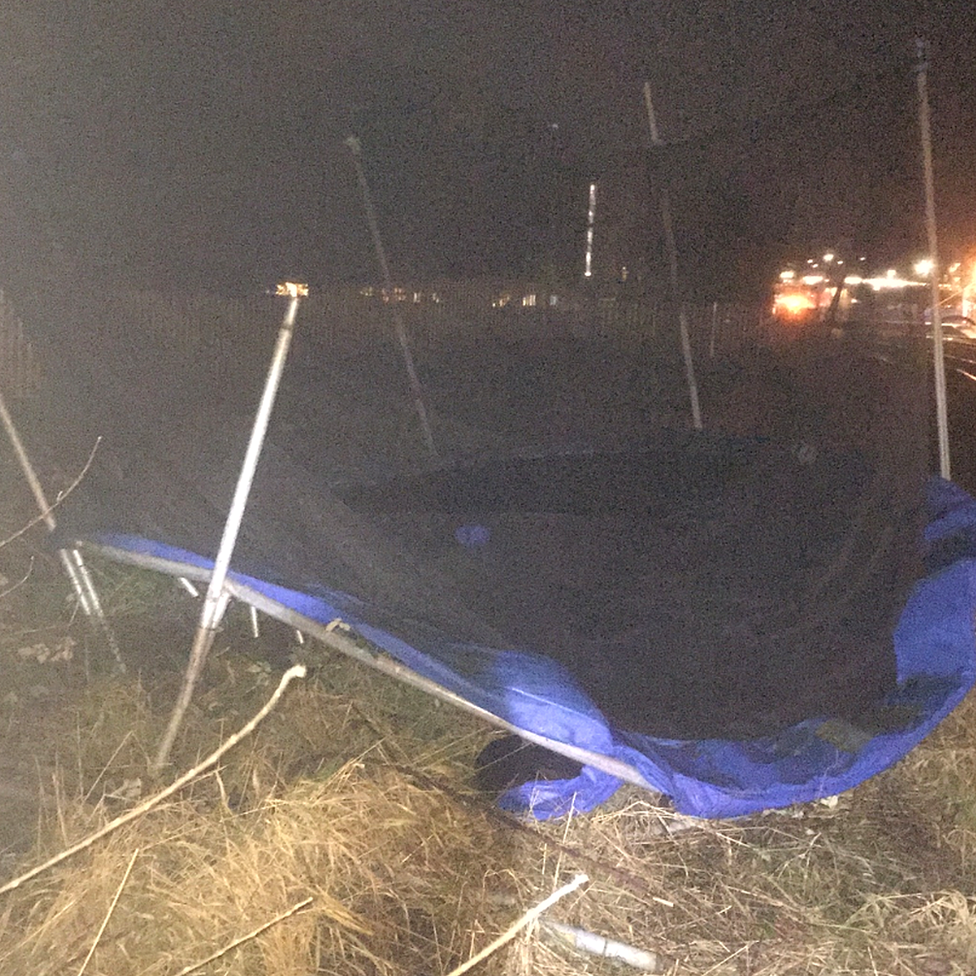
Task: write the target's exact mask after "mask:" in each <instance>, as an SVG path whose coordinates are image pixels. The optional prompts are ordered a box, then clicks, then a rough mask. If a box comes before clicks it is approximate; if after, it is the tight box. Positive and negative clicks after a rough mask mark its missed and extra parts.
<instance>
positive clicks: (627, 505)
mask: <svg viewBox="0 0 976 976" xmlns="http://www.w3.org/2000/svg"><path fill="white" fill-rule="evenodd" d="M302 382H305V383H307V382H308V378H307V377H305V378H304V379H303V380H302ZM380 382H381V381H378V383H377V385H380ZM323 385H325V384H323ZM358 392H359V391H357V394H358ZM314 401H315V392H314V391H310V390H309V389H306V390H305V391H304V394H303V396H302V398H300V399H299V400H296V401H295V405H294V406H293V407H292V408H291V410H290V411H289V409H288V408H287V406H286V408H285V411H284V413H285V416H286V418H287V421H288V422H286V423H285V424H284V425H282V427H283V429H284V430H285V431H288V430H289V429H291V430H295V429H296V427H297V426H298V425H299V424H300V422H301V420H302V419H303V418H302V415H301V411H302V410H303V409H305V405H306V404H307V403H310V402H314ZM286 402H287V397H286ZM143 420H144V418H143ZM132 422H133V423H134V424H138V423H139V422H140V420H139V419H138V418H136V419H135V420H134V421H132ZM289 423H290V424H291V425H292V426H289ZM325 434H326V435H328V431H327V430H326V431H325ZM124 439H125V438H124V437H122V438H121V440H122V441H124ZM134 443H137V444H139V443H141V442H139V441H138V440H136V441H134ZM300 453H301V452H300V451H297V450H294V449H291V450H289V442H288V438H287V436H286V437H285V438H284V440H279V441H278V442H277V443H275V441H274V439H272V442H271V443H269V444H268V445H267V447H266V450H265V454H264V457H263V460H262V466H261V468H260V469H259V472H258V478H257V481H256V483H255V490H254V493H253V497H252V499H251V502H250V503H249V507H248V511H247V516H246V519H245V523H244V526H243V533H242V536H241V541H240V544H239V545H238V548H237V550H236V551H235V553H234V558H233V562H232V564H231V571H230V574H229V576H228V579H227V584H226V585H227V591H228V593H229V594H230V595H232V596H233V597H235V598H237V599H241V600H244V601H246V602H248V603H250V604H252V605H253V606H255V607H257V608H258V609H259V610H261V611H263V612H265V613H268V614H270V615H272V616H275V617H277V618H279V619H281V620H283V621H285V622H286V623H288V624H289V625H291V626H294V627H296V628H298V629H300V630H303V631H306V632H308V633H310V634H313V635H316V636H318V637H320V638H321V639H323V640H325V641H326V642H328V643H330V644H331V645H332V646H334V647H338V648H339V649H340V650H343V651H345V652H347V653H350V654H353V655H354V656H356V657H358V658H359V659H360V660H363V661H364V662H365V663H367V664H370V665H371V666H374V667H378V668H380V669H381V670H384V671H386V672H387V673H389V674H392V675H394V676H395V677H397V678H399V679H401V680H407V681H411V682H413V683H415V684H418V685H419V686H420V687H423V688H424V689H425V690H427V691H429V692H431V693H432V694H436V695H439V696H441V697H442V698H445V699H447V700H449V701H452V702H453V703H455V704H457V705H459V706H460V707H463V708H467V709H469V710H472V711H474V712H476V713H478V714H480V715H482V716H484V717H485V718H486V720H488V721H489V722H491V723H492V724H494V725H496V726H499V727H501V728H505V729H508V730H509V731H511V732H513V733H515V734H517V735H518V736H519V737H521V738H522V739H525V740H527V741H529V742H534V743H537V744H539V745H543V746H545V747H546V748H547V749H549V750H552V751H553V752H555V753H557V754H561V755H563V756H566V757H568V758H569V759H571V760H574V761H575V762H578V763H579V764H580V766H579V768H578V769H574V770H573V772H572V773H569V774H567V778H565V779H555V780H545V781H542V780H533V781H531V782H527V783H524V784H521V785H516V786H514V787H513V788H512V789H509V790H508V791H507V792H505V794H504V795H503V796H502V799H501V802H502V804H503V805H504V806H506V807H507V808H509V809H514V810H520V811H531V813H532V814H533V815H534V816H536V817H540V818H545V817H551V816H557V815H561V814H565V813H567V812H570V811H586V810H590V809H592V808H593V807H594V806H596V805H598V804H599V803H601V802H603V801H604V800H605V799H607V798H608V797H609V796H610V795H611V794H612V793H613V792H614V791H615V790H616V789H617V787H618V786H619V785H620V784H621V782H623V781H628V782H632V783H636V784H638V785H641V786H643V787H645V788H648V789H651V790H654V791H657V792H659V793H662V794H664V795H666V796H667V797H668V798H669V799H670V800H671V802H672V803H673V805H674V807H675V809H676V810H678V811H679V812H681V813H685V814H690V815H694V816H699V817H727V816H737V815H742V814H746V813H750V812H753V811H757V810H761V809H766V808H770V807H776V806H784V805H788V804H792V803H796V802H803V801H808V800H813V799H817V798H821V797H826V796H830V795H833V794H836V793H838V792H841V791H843V790H846V789H849V788H851V787H853V786H855V785H856V784H857V783H859V782H861V781H862V780H863V779H865V778H866V777H868V776H871V775H873V774H874V773H876V772H878V771H880V770H882V769H884V768H886V767H887V766H889V765H890V764H891V763H893V762H895V761H896V760H897V759H898V758H900V757H901V756H902V755H904V754H905V753H906V752H907V751H908V750H910V749H911V748H912V747H913V746H914V745H915V744H916V743H917V742H919V741H920V740H921V739H922V738H923V737H924V736H926V735H927V734H928V733H929V732H930V731H931V730H932V729H933V728H934V727H935V726H936V725H937V724H938V722H939V721H941V719H942V718H944V717H945V715H947V714H948V713H949V712H950V711H951V710H952V709H953V708H954V707H955V705H956V704H957V703H958V702H959V701H960V700H961V699H962V698H963V696H964V695H965V694H966V692H967V691H968V690H969V688H970V687H971V685H972V684H973V681H974V678H976V646H974V636H973V627H972V619H973V615H974V611H976V585H974V584H976V576H974V573H976V561H974V560H973V559H972V558H971V556H972V555H974V552H973V545H972V540H973V539H974V538H976V503H974V502H973V501H972V499H970V498H969V496H968V495H966V494H965V493H963V492H961V490H960V489H958V488H956V487H955V486H954V485H952V484H951V483H948V482H944V481H934V482H932V484H931V485H930V490H929V498H928V499H927V504H928V509H929V527H928V529H927V536H926V545H927V546H928V551H927V552H926V553H925V556H926V559H927V562H926V563H925V564H924V568H920V570H919V572H918V573H916V574H915V576H917V577H920V578H919V579H918V582H917V583H915V585H914V586H910V582H911V580H910V576H912V572H911V571H910V570H909V567H910V566H911V565H912V564H913V563H914V561H915V555H916V554H917V552H918V546H919V540H918V539H917V537H916V536H917V531H916V530H917V527H918V525H917V522H916V520H915V519H914V518H913V517H911V513H910V512H909V511H908V510H907V509H906V508H905V506H904V504H903V503H904V499H903V498H902V499H897V500H896V499H893V498H892V495H891V492H890V487H891V481H890V479H888V480H886V479H885V478H884V477H879V476H878V472H877V470H876V469H875V467H874V466H873V465H872V464H871V463H870V459H867V460H866V459H865V458H864V457H861V456H858V455H857V454H854V453H850V452H842V451H837V450H832V449H820V450H816V449H810V448H809V446H808V445H805V444H798V443H796V442H787V441H784V440H781V439H777V438H762V437H745V436H740V435H736V434H734V433H729V432H716V431H712V432H708V431H694V432H692V431H682V430H676V429H672V428H666V427H661V428H658V429H656V431H655V432H654V433H652V434H648V435H646V436H644V437H643V438H641V439H640V440H639V441H636V442H635V441H632V442H631V443H630V444H628V445H627V446H626V448H625V449H615V450H611V449H607V448H603V449H588V450H583V449H579V448H578V447H577V448H574V449H572V450H568V449H562V450H557V449H553V447H552V446H551V445H550V446H549V447H547V448H546V449H544V450H540V451H538V452H534V453H533V452H527V451H524V450H523V451H521V452H518V453H515V454H512V453H507V454H495V455H494V456H492V457H491V458H490V460H485V459H482V460H480V461H479V462H477V463H470V462H468V463H457V464H453V465H448V464H438V465H437V466H435V467H433V468H430V467H428V469H427V470H426V471H423V472H421V473H414V474H412V475H400V476H396V477H393V478H389V479H386V480H382V481H378V480H377V479H376V478H372V479H370V480H369V482H368V483H361V484H350V483H349V481H348V479H347V480H346V481H345V483H343V484H342V485H341V486H339V485H335V484H333V485H329V484H328V481H327V479H326V478H324V477H322V476H321V474H320V473H319V472H318V471H317V470H316V468H315V465H314V464H312V463H309V462H308V461H304V460H301V459H296V458H297V457H298V455H300ZM174 462H175V463H174ZM153 463H155V464H156V466H157V467H156V468H155V469H153V470H152V472H151V474H144V475H143V476H142V480H141V482H140V485H141V487H140V491H139V492H138V493H135V492H132V491H131V490H129V489H128V486H126V484H125V482H126V478H127V475H128V473H129V472H130V471H131V470H132V467H131V466H132V465H133V464H146V465H149V466H150V468H151V467H152V464H153ZM213 465H214V459H213V456H212V452H210V451H208V450H206V449H205V448H202V447H201V445H200V444H199V443H194V442H193V441H192V440H190V439H180V438H179V437H178V436H177V437H176V439H175V440H174V441H173V442H172V443H171V444H170V445H169V447H168V449H167V450H161V449H160V448H159V446H158V445H154V448H153V458H152V459H150V458H149V457H148V456H147V455H146V454H145V453H144V452H141V451H139V450H132V451H131V452H130V453H129V455H128V457H127V458H126V459H125V463H123V464H119V465H117V466H116V467H117V476H116V477H115V482H116V483H114V484H109V483H108V482H107V481H106V480H105V479H104V478H103V479H102V480H99V477H98V475H97V472H96V473H95V474H94V476H93V477H92V478H91V479H90V480H89V482H88V483H87V484H83V486H82V488H83V490H82V491H79V492H78V493H77V497H76V498H73V499H72V500H71V501H70V504H69V505H68V506H67V508H66V510H65V511H64V513H63V516H64V518H63V521H62V532H63V534H62V536H61V538H62V540H65V539H70V540H71V541H72V542H74V543H77V544H78V545H80V546H82V547H89V548H92V549H97V550H98V551H99V552H101V553H102V554H105V555H107V556H109V557H110V558H113V559H117V560H120V561H125V562H130V563H134V564H136V565H141V566H146V567H149V568H153V569H157V570H160V571H162V572H166V573H170V574H172V575H175V576H183V577H187V578H195V579H207V578H208V577H209V574H210V571H211V569H212V567H213V565H214V564H213V559H214V557H215V555H217V540H218V538H219V534H220V532H219V530H220V522H219V520H218V518H219V514H220V513H219V510H211V508H208V506H206V505H203V506H201V505H200V504H199V501H200V499H201V497H204V498H206V497H210V498H213V497H220V498H224V497H226V493H225V491H224V488H225V487H226V481H227V478H226V472H224V473H223V474H218V473H215V472H214V470H213ZM217 486H219V487H217ZM113 488H114V489H115V492H114V494H113ZM180 490H184V491H185V494H184V495H183V496H181V494H180ZM191 500H192V501H191ZM896 501H897V504H896ZM915 501H916V502H917V503H918V505H919V506H920V505H921V499H916V500H915ZM218 509H219V506H218ZM918 566H919V567H922V566H923V564H922V562H921V560H919V561H918ZM336 621H341V622H342V624H343V625H344V626H343V628H340V629H338V630H337V629H336V627H335V624H336ZM345 628H348V629H349V630H351V631H352V632H353V634H354V635H356V636H358V637H359V638H362V639H363V640H364V641H366V642H367V644H366V645H365V646H364V645H363V643H362V641H354V640H347V639H345V638H344V634H345V633H346V631H345Z"/></svg>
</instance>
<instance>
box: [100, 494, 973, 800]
mask: <svg viewBox="0 0 976 976" xmlns="http://www.w3.org/2000/svg"><path fill="white" fill-rule="evenodd" d="M928 502H929V506H930V512H931V519H930V522H929V525H928V528H927V530H926V534H925V546H926V557H927V560H928V562H927V566H928V569H927V573H928V575H927V576H926V577H925V578H924V579H922V580H921V581H919V582H918V583H917V584H916V586H915V587H914V589H913V590H912V592H911V594H910V596H909V599H908V601H907V603H906V605H905V607H904V609H903V611H902V613H901V616H900V619H899V622H898V625H897V628H896V630H895V634H894V644H895V656H896V661H897V687H896V688H895V689H894V690H893V691H892V692H891V693H889V694H888V695H887V696H886V697H885V698H883V699H882V700H881V701H879V702H878V703H877V705H876V707H875V708H874V709H872V710H871V711H870V713H869V714H866V715H865V716H864V717H863V719H858V721H857V722H851V721H849V720H846V719H838V718H836V717H832V716H829V715H821V716H811V717H810V718H808V719H806V720H804V721H802V722H800V723H798V724H795V725H792V726H790V727H788V728H786V729H784V730H782V731H780V732H779V733H777V734H775V735H771V736H768V737H765V738H760V739H749V740H740V741H736V740H726V739H704V740H696V741H688V740H673V739H660V738H654V737H651V736H647V735H642V734H636V733H633V732H629V731H628V730H627V729H622V728H616V727H614V726H613V725H611V723H610V722H608V721H607V719H606V718H605V717H604V716H603V714H602V713H601V712H600V710H599V709H598V708H597V707H596V706H595V705H594V704H593V703H592V702H591V700H590V699H589V698H588V696H587V695H586V694H585V693H584V692H583V691H582V690H581V689H580V687H579V686H578V685H577V683H576V681H575V680H574V678H573V677H572V675H571V674H570V673H569V671H567V670H566V669H565V668H564V667H563V666H562V665H560V664H559V663H558V662H556V661H554V660H551V659H549V658H547V657H545V656H543V655H541V654H535V653H531V652H526V651H524V650H512V649H506V648H497V647H485V646H480V645H473V644H471V643H464V642H459V641H457V640H454V639H452V638H451V635H449V634H442V633H434V632H428V631H425V632H423V633H422V634H421V636H418V635H417V633H416V632H413V633H408V632H406V631H405V632H403V633H399V634H398V633H395V632H393V629H392V628H391V625H390V624H389V615H388V614H383V613H382V609H383V608H380V607H370V606H369V605H367V604H365V603H363V602H361V601H360V600H358V599H356V598H355V597H354V596H350V595H347V594H343V593H339V592H334V591H330V590H328V589H325V588H320V587H318V586H313V587H310V588H308V590H307V591H304V592H303V591H300V590H296V589H290V588H287V587H283V586H279V585H275V584H274V583H271V582H267V581H264V580H260V579H255V578H253V577H249V576H244V575H241V574H235V573H233V572H232V573H231V578H233V579H236V580H237V581H239V582H241V583H242V584H244V585H245V586H246V587H247V588H248V589H250V590H253V591H255V592H258V593H260V594H261V595H262V597H263V599H264V603H265V604H266V605H267V604H268V603H269V602H270V603H271V604H273V605H277V606H280V607H282V608H286V609H288V610H290V611H292V612H293V613H296V614H299V615H301V616H303V617H306V618H308V619H310V620H313V621H316V622H318V623H320V624H327V623H329V622H331V621H333V620H335V619H336V618H340V619H342V620H343V621H344V622H345V623H346V624H347V625H349V627H350V628H351V629H352V630H353V631H355V632H357V633H358V634H360V635H361V636H362V637H364V638H366V639H367V640H368V641H370V642H371V643H372V644H373V645H375V646H376V647H377V648H378V649H380V650H382V651H384V652H385V653H386V654H388V655H390V656H391V657H392V658H394V659H395V660H396V661H398V662H399V663H400V664H402V665H403V666H405V667H406V668H408V669H410V670H411V671H413V672H415V673H417V674H419V675H421V676H422V677H424V678H426V679H428V680H430V681H433V682H435V683H436V684H438V685H440V686H441V687H443V688H445V689H447V690H448V691H450V692H452V693H454V694H455V695H457V696H460V697H461V698H463V699H464V700H465V701H467V702H469V703H471V704H472V705H473V706H477V708H479V709H483V710H484V711H485V712H487V713H490V715H492V716H495V717H497V718H498V719H499V720H500V724H504V725H506V726H508V727H510V728H514V729H515V730H521V731H523V732H525V733H528V734H530V735H532V736H537V737H538V736H541V737H544V738H545V739H546V740H548V741H549V742H550V743H552V744H554V748H557V750H558V746H559V745H564V746H566V747H568V749H567V751H568V752H570V753H571V752H572V750H573V749H574V748H575V749H582V750H586V751H588V752H590V753H596V754H599V755H601V756H606V757H608V758H609V759H613V760H616V761H617V762H618V763H623V764H625V765H626V766H628V767H630V768H631V769H632V770H633V771H634V772H635V774H636V775H635V776H634V777H632V779H634V780H635V781H637V780H642V781H643V782H644V783H646V785H647V786H648V787H649V788H651V789H653V790H656V791H659V792H660V793H662V794H665V795H666V796H667V797H668V798H669V799H670V801H671V803H672V804H673V806H674V808H675V810H677V811H678V812H680V813H683V814H687V815H690V816H696V817H708V818H723V817H736V816H742V815H745V814H749V813H753V812H756V811H760V810H764V809H770V808H774V807H783V806H788V805H790V804H794V803H802V802H807V801H811V800H816V799H820V798H823V797H828V796H833V795H835V794H838V793H841V792H843V791H845V790H849V789H851V788H852V787H854V786H856V785H857V784H859V783H861V782H863V781H864V780H865V779H867V778H868V777H870V776H873V775H874V774H875V773H878V772H880V771H881V770H883V769H886V768H887V767H889V766H891V765H892V764H893V763H895V762H896V761H897V760H898V759H900V758H901V757H903V756H904V755H905V754H906V753H907V752H909V751H910V750H911V749H912V748H913V747H914V746H915V745H917V744H918V743H919V742H920V741H921V740H922V739H923V738H925V737H926V736H927V735H928V734H929V733H930V732H931V731H932V730H933V729H934V728H935V727H936V726H937V725H938V724H939V722H940V721H942V719H944V718H945V717H946V716H947V715H948V714H949V713H950V712H951V711H952V710H953V709H954V708H955V707H956V705H958V704H959V702H960V701H961V700H962V699H963V698H964V696H965V695H966V693H967V692H968V691H969V690H970V688H971V687H972V685H973V683H974V680H976V638H974V619H976V500H974V499H973V498H971V497H970V496H969V495H967V494H966V493H965V492H964V491H962V490H961V489H960V488H958V487H957V486H955V485H954V484H952V483H950V482H947V481H943V480H941V479H934V480H933V481H932V482H931V483H930V486H929V498H928ZM91 541H92V542H94V543H96V544H98V545H101V546H103V547H108V549H109V550H119V551H121V552H124V553H129V554H131V555H132V556H133V557H135V561H138V560H139V558H140V557H146V559H147V564H150V563H153V562H158V563H159V564H160V565H163V564H165V566H166V571H168V572H172V573H173V574H174V575H180V574H181V567H191V568H193V569H195V570H197V571H198V572H199V571H200V570H207V569H209V568H210V566H211V565H212V564H211V563H209V562H208V561H207V560H205V559H203V558H202V557H200V556H198V555H196V554H194V553H191V552H187V551H185V550H182V549H178V548H174V547H172V546H167V545H163V544H161V543H157V542H153V541H150V540H147V539H143V538H140V537H136V536H131V535H118V534H101V535H95V536H92V537H91ZM264 609H266V606H265V607H264ZM379 621H384V623H383V624H382V625H380V623H379ZM620 785H621V780H620V779H618V778H617V777H616V776H613V775H610V774H608V773H606V772H603V771H600V770H598V769H596V768H594V767H593V766H591V765H586V766H584V767H583V769H582V771H581V773H580V775H579V776H577V777H576V778H574V779H571V780H557V781H547V782H536V783H528V784H525V785H523V786H520V787H518V788H516V789H513V790H510V791H509V792H508V793H506V794H504V795H503V796H502V798H501V801H500V802H501V804H502V806H503V807H505V808H506V809H509V810H513V811H518V812H528V813H531V815H533V816H535V817H536V818H538V819H547V818H550V817H556V816H561V815H565V814H567V813H569V812H572V811H575V812H586V811H589V810H592V809H593V808H594V807H596V806H598V805H599V804H600V803H602V802H604V801H605V800H607V799H608V798H609V797H610V796H611V795H612V794H613V793H614V792H615V790H616V789H617V788H618V787H619V786H620Z"/></svg>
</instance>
